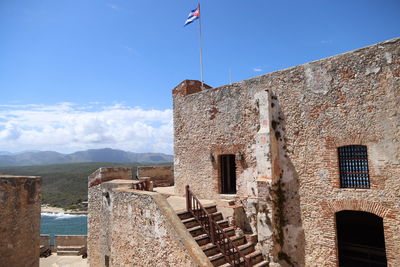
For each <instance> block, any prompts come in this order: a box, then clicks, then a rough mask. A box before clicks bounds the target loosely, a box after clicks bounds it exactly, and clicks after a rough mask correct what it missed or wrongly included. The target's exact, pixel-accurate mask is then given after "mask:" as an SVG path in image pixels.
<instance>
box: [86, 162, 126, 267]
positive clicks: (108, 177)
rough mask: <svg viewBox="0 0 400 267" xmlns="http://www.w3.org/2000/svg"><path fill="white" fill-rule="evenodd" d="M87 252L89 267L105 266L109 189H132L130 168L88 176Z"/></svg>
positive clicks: (110, 169) (107, 169)
mask: <svg viewBox="0 0 400 267" xmlns="http://www.w3.org/2000/svg"><path fill="white" fill-rule="evenodd" d="M88 179H89V182H88V184H89V188H88V236H87V251H88V262H89V265H90V266H106V264H105V257H104V255H109V245H108V244H109V242H108V241H107V240H108V238H109V236H108V233H109V229H110V228H109V220H110V211H109V209H107V205H106V203H107V201H108V200H109V197H110V189H111V188H114V187H118V186H123V187H128V188H131V187H132V183H133V180H131V179H132V169H131V168H100V169H98V170H97V171H95V172H94V173H92V174H91V175H90V176H89V178H88Z"/></svg>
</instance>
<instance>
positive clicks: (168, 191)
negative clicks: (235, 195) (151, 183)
mask: <svg viewBox="0 0 400 267" xmlns="http://www.w3.org/2000/svg"><path fill="white" fill-rule="evenodd" d="M153 190H154V191H155V192H158V193H160V194H162V195H163V196H165V197H166V198H167V201H168V203H169V204H170V205H171V207H172V208H173V209H174V210H176V211H181V210H184V209H186V198H185V197H181V196H176V195H175V192H174V187H173V186H168V187H155V188H154V189H153ZM200 202H201V204H203V205H210V204H215V201H213V200H209V199H200Z"/></svg>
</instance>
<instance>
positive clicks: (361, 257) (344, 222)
mask: <svg viewBox="0 0 400 267" xmlns="http://www.w3.org/2000/svg"><path fill="white" fill-rule="evenodd" d="M336 227H337V241H338V252H339V266H340V267H383V266H387V260H386V253H385V236H384V231H383V219H382V218H381V217H379V216H377V215H375V214H372V213H369V212H363V211H349V210H345V211H340V212H337V213H336Z"/></svg>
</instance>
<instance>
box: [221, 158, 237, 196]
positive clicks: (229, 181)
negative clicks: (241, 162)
mask: <svg viewBox="0 0 400 267" xmlns="http://www.w3.org/2000/svg"><path fill="white" fill-rule="evenodd" d="M220 170H221V172H220V174H221V194H236V161H235V155H221V165H220Z"/></svg>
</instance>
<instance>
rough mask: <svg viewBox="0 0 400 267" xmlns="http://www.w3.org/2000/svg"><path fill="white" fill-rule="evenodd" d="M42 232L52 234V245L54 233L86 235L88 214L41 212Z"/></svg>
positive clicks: (52, 243)
mask: <svg viewBox="0 0 400 267" xmlns="http://www.w3.org/2000/svg"><path fill="white" fill-rule="evenodd" d="M40 234H47V235H50V244H51V245H54V235H86V234H87V215H81V214H79V215H75V214H64V213H41V222H40Z"/></svg>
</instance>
